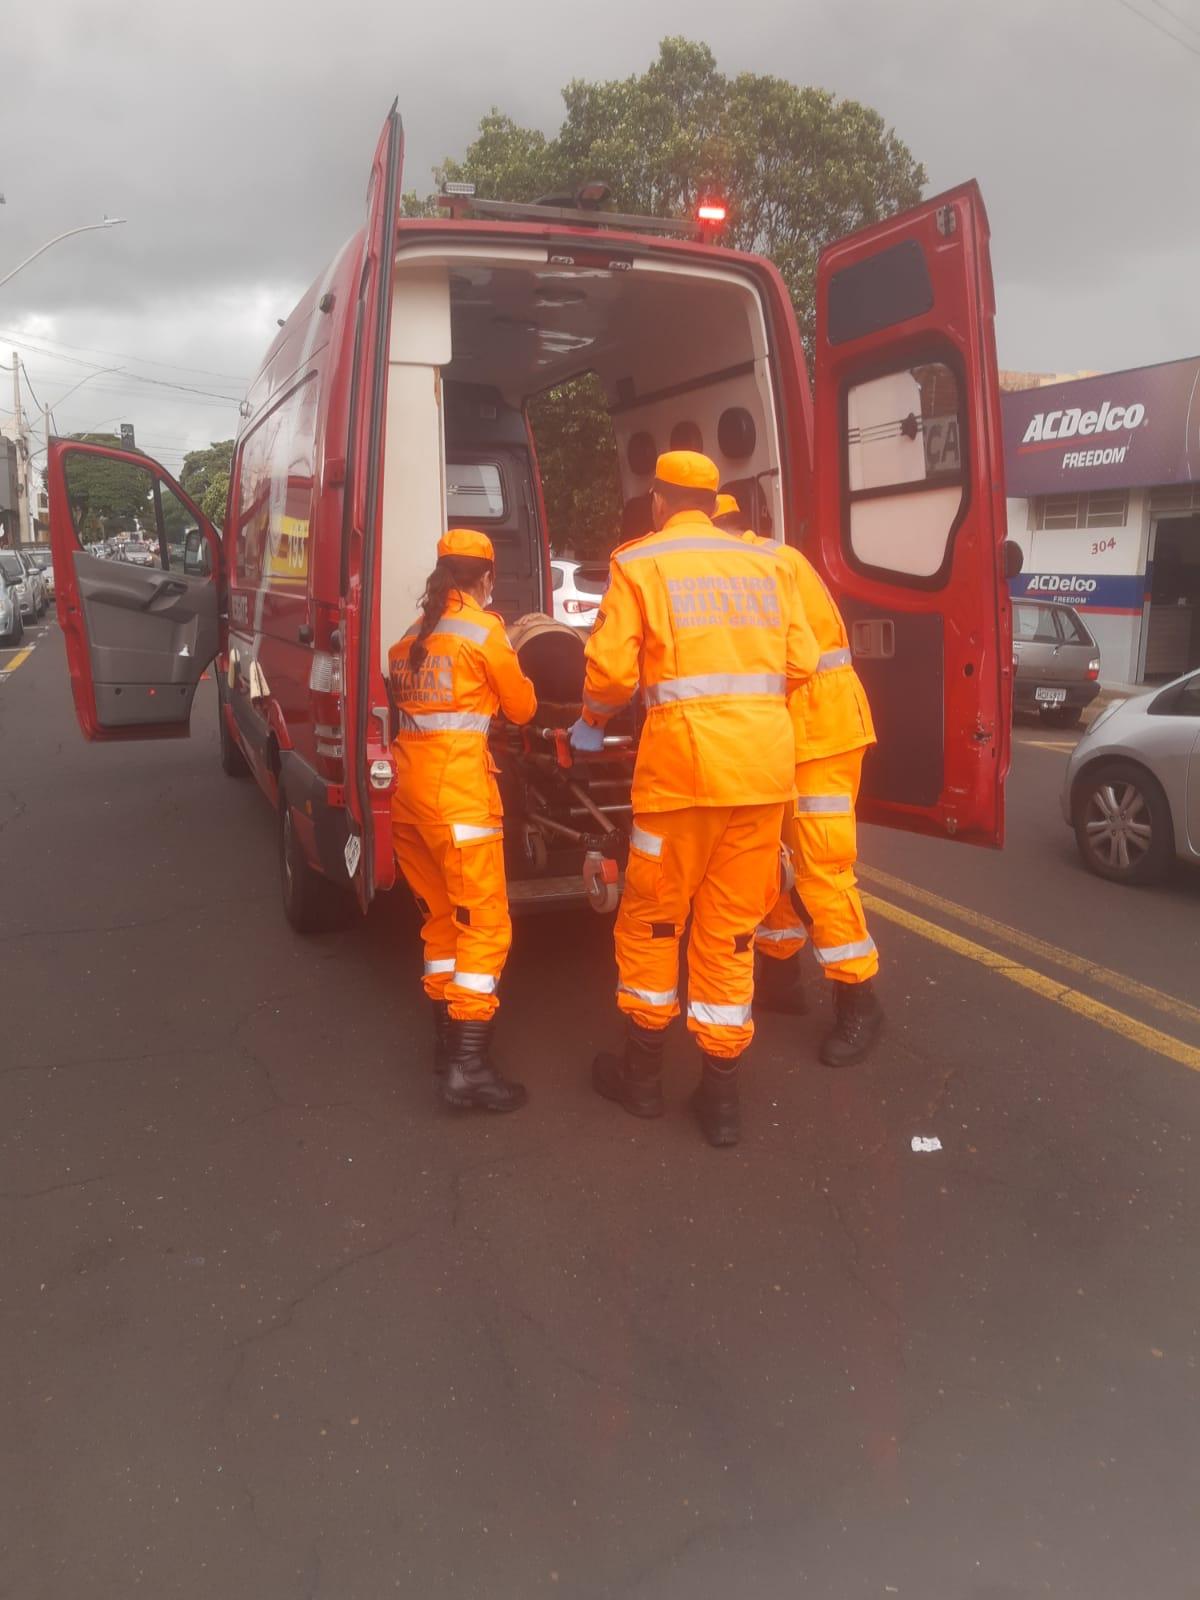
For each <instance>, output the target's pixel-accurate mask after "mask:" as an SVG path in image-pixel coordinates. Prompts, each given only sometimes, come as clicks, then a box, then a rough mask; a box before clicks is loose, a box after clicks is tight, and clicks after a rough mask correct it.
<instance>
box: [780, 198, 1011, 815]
mask: <svg viewBox="0 0 1200 1600" xmlns="http://www.w3.org/2000/svg"><path fill="white" fill-rule="evenodd" d="M994 313H995V302H994V294H993V289H992V276H991V266H990V262H989V257H988V223H987V215H986V212H985V211H984V207H983V200H982V197H981V196H980V193H979V189H978V187H977V186H976V185H975V184H974V183H968V184H965V185H963V186H962V187H961V188H958V189H954V190H951V191H950V192H949V193H947V194H943V195H939V196H938V197H937V198H936V199H932V200H929V201H928V202H926V203H925V204H923V205H921V206H919V207H917V208H916V209H914V210H912V211H907V212H905V213H904V214H903V215H901V216H897V217H892V218H889V219H888V220H887V221H886V222H881V223H879V224H877V225H875V226H873V227H871V228H868V229H865V230H863V231H862V232H860V233H856V234H852V235H851V236H850V237H849V238H846V239H843V240H840V241H839V242H838V243H837V244H834V245H832V246H831V247H830V248H829V249H827V250H826V251H825V252H824V254H823V255H822V256H821V260H820V263H819V267H818V273H817V324H816V361H815V395H814V412H815V418H814V477H815V485H814V496H815V511H816V514H815V517H814V525H813V526H812V527H811V528H810V530H809V535H808V553H809V554H810V555H811V556H812V557H813V559H814V560H815V561H816V562H817V564H818V565H819V567H820V569H821V571H822V573H823V575H824V577H825V578H826V581H827V582H828V583H829V586H830V588H831V590H832V591H833V593H834V595H835V597H836V599H837V600H838V603H839V604H840V606H841V607H842V610H843V613H844V615H845V618H846V623H847V626H848V628H849V631H850V639H851V649H852V652H853V657H854V665H855V667H856V668H857V670H858V672H859V674H860V676H861V678H862V680H863V682H864V684H865V686H866V689H867V694H868V697H869V699H870V702H871V709H872V712H873V714H874V718H875V723H876V729H877V732H878V735H879V744H878V746H877V747H876V748H875V749H874V750H872V751H871V752H870V753H869V755H868V757H867V761H866V765H865V768H864V775H863V796H862V802H861V806H860V815H861V816H862V818H863V819H864V820H865V821H870V822H882V823H886V824H889V825H890V826H893V827H899V828H906V829H909V830H911V831H914V832H920V833H930V834H935V835H940V836H942V837H951V838H957V839H963V840H968V841H970V842H972V843H975V844H988V845H995V846H999V845H1001V844H1002V843H1003V841H1004V782H1005V778H1006V776H1007V772H1008V763H1009V747H1010V735H1011V696H1012V646H1011V614H1010V608H1009V601H1008V590H1007V585H1006V583H1005V580H1004V540H1005V501H1004V458H1003V447H1002V436H1001V429H1000V406H999V389H998V383H997V375H996V354H995V344H994V338H993V327H992V324H993V318H994Z"/></svg>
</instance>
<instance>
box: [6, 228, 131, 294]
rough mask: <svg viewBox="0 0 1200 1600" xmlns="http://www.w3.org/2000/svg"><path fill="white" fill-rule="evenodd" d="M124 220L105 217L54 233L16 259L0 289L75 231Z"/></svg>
mask: <svg viewBox="0 0 1200 1600" xmlns="http://www.w3.org/2000/svg"><path fill="white" fill-rule="evenodd" d="M124 221H125V218H124V217H105V219H104V221H103V222H85V223H84V224H83V226H82V227H79V228H68V229H67V231H66V232H65V233H56V234H55V235H54V238H53V239H47V240H46V242H45V244H43V245H39V246H38V248H37V249H36V250H35V251H34V252H33V254H32V255H31V256H26V257H25V259H24V261H18V262H17V264H16V266H15V267H14V268H13V269H12V271H11V272H6V273H5V274H4V276H3V277H2V278H0V289H3V287H4V285H5V284H6V283H8V282H10V281H11V280H12V279H13V278H15V277H16V275H17V273H18V272H20V271H21V270H22V268H24V267H27V266H28V265H29V263H30V262H31V261H36V260H37V258H38V257H39V256H40V255H44V254H45V253H46V251H47V250H49V248H50V246H51V245H55V244H58V243H59V242H60V241H61V240H63V239H69V238H71V236H72V235H73V234H76V233H90V232H91V231H92V230H93V229H94V228H117V227H120V225H121V223H123V222H124Z"/></svg>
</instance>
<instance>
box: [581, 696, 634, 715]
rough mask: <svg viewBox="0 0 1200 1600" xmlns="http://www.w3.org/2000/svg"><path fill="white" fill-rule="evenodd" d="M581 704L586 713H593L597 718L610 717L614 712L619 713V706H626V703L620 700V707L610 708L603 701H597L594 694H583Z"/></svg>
mask: <svg viewBox="0 0 1200 1600" xmlns="http://www.w3.org/2000/svg"><path fill="white" fill-rule="evenodd" d="M583 704H584V706H585V708H586V709H587V710H588V711H594V712H595V713H596V715H597V716H600V717H611V716H612V715H613V714H614V713H615V712H617V711H620V709H621V706H623V705H627V704H628V701H625V700H622V701H621V705H620V706H610V705H609V704H608V703H607V702H606V701H604V700H597V699H596V696H595V695H594V694H585V695H584V697H583Z"/></svg>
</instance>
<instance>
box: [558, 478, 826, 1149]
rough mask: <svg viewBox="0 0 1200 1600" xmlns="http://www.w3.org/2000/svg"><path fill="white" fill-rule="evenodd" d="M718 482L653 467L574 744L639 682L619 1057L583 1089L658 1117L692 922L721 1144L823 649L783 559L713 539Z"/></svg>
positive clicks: (585, 744) (703, 1090)
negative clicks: (810, 689) (794, 715)
mask: <svg viewBox="0 0 1200 1600" xmlns="http://www.w3.org/2000/svg"><path fill="white" fill-rule="evenodd" d="M719 481H720V480H719V475H718V472H717V468H716V466H715V465H714V464H713V463H712V462H711V461H710V460H709V459H708V458H707V457H706V456H702V455H699V454H697V453H695V452H693V451H688V450H675V451H670V452H668V454H666V455H663V456H660V457H659V459H658V464H657V467H656V473H655V481H654V488H653V495H652V505H653V512H654V526H655V529H656V532H654V533H650V534H647V535H646V536H645V537H644V538H641V539H636V540H634V541H632V542H631V543H629V544H625V545H622V546H621V547H620V549H618V550H617V551H615V552H614V555H613V558H612V568H611V574H610V579H609V587H608V592H607V593H606V595H605V597H604V604H603V608H602V610H601V613H600V618H599V620H598V621H597V623H596V628H595V631H594V632H593V634H592V636H591V638H590V639H589V641H588V645H587V652H586V655H587V674H586V679H585V683H584V701H583V712H582V715H581V717H580V719H579V721H578V722H576V724H575V725H574V727H573V728H572V730H571V744H572V747H573V748H574V749H575V750H577V751H588V750H598V749H601V748H602V745H603V738H604V728H605V725H606V724H607V722H608V721H609V719H610V717H611V716H612V715H613V713H614V712H616V711H618V710H620V708H621V707H622V706H624V705H625V704H626V703H627V702H628V701H629V700H630V699H631V698H632V696H633V695H634V693H635V692H636V691H637V689H638V687H639V685H640V687H641V692H642V695H643V698H644V702H645V706H646V721H645V726H644V728H643V730H642V736H641V741H640V746H639V749H638V756H637V765H636V768H635V771H634V777H633V829H632V838H631V847H630V853H629V865H628V868H627V871H626V876H625V893H624V897H623V899H622V901H621V908H620V911H619V912H618V915H617V924H616V952H617V968H618V977H619V986H618V989H617V1005H618V1007H619V1008H620V1010H621V1011H622V1012H623V1013H624V1014H625V1017H626V1029H627V1031H626V1042H625V1050H624V1054H623V1055H622V1056H617V1055H611V1054H607V1053H606V1054H603V1055H600V1056H598V1057H597V1058H596V1060H595V1062H594V1063H593V1067H592V1081H593V1084H594V1087H595V1088H596V1090H597V1091H598V1093H600V1094H601V1095H603V1096H604V1097H605V1098H606V1099H609V1100H615V1101H617V1102H618V1103H619V1104H620V1105H621V1106H623V1107H624V1109H625V1110H626V1111H628V1112H631V1113H632V1114H633V1115H634V1116H642V1117H655V1116H660V1115H661V1114H662V1109H663V1096H662V1056H663V1044H664V1039H665V1030H666V1027H667V1025H668V1023H669V1022H670V1021H671V1019H672V1018H673V1017H675V1016H677V1015H678V1014H679V1001H678V998H677V985H678V974H679V940H680V937H681V936H682V934H683V930H684V926H685V924H686V923H687V920H688V915H689V912H690V914H691V918H692V927H691V938H690V944H689V947H688V970H689V977H688V1004H687V1025H688V1029H689V1031H690V1032H691V1033H693V1034H694V1035H695V1036H696V1040H697V1042H698V1044H699V1046H700V1049H701V1052H702V1056H703V1070H702V1076H701V1082H700V1088H699V1091H698V1093H697V1095H696V1099H695V1105H696V1109H697V1111H698V1114H699V1118H700V1123H701V1126H702V1128H703V1130H704V1133H705V1136H706V1137H707V1138H708V1140H709V1142H710V1143H711V1144H714V1145H731V1144H736V1142H737V1140H738V1136H739V1131H740V1116H739V1108H738V1058H739V1057H740V1056H741V1054H742V1052H743V1051H744V1050H745V1048H746V1046H747V1045H748V1044H749V1042H750V1040H751V1038H752V1036H753V1032H754V1024H753V1021H752V1018H751V1004H752V1001H753V997H754V935H755V930H756V929H757V928H758V926H759V925H760V923H761V922H762V921H763V918H764V917H765V916H766V915H767V913H768V911H769V908H770V907H771V905H772V904H773V903H774V901H775V899H776V896H777V894H778V891H779V856H780V850H779V835H780V828H781V825H782V822H783V813H784V806H785V805H786V804H787V803H788V802H789V801H790V800H791V799H792V795H793V788H792V783H793V775H794V768H795V760H794V745H793V736H792V729H791V723H790V721H789V718H788V711H787V703H786V699H785V695H786V693H787V690H788V689H789V688H790V687H795V686H797V685H798V684H799V683H800V682H801V681H803V679H805V678H806V677H807V676H808V675H809V674H810V673H812V672H813V671H814V669H815V667H816V664H817V657H818V655H819V651H818V649H817V643H816V640H815V639H814V637H813V634H812V630H811V629H810V628H809V627H808V624H807V623H806V621H805V619H804V613H803V610H802V608H801V607H800V605H799V602H798V598H797V595H796V589H795V582H794V579H793V576H792V572H791V569H790V567H789V566H788V565H787V564H786V562H781V561H780V560H778V558H777V556H776V554H775V552H774V551H773V550H772V549H770V548H768V547H766V546H762V547H759V546H750V545H747V544H746V543H745V542H744V541H743V540H742V539H740V538H738V537H737V536H736V535H732V534H729V533H725V532H722V531H721V530H719V529H717V528H715V527H714V526H713V524H712V520H711V516H712V512H713V511H714V509H715V505H716V490H717V486H718V483H719Z"/></svg>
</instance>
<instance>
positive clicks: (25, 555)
mask: <svg viewBox="0 0 1200 1600" xmlns="http://www.w3.org/2000/svg"><path fill="white" fill-rule="evenodd" d="M17 554H18V555H19V556H20V558H21V565H22V566H23V567H24V568H25V571H26V573H27V574H28V576H29V581H30V583H31V584H32V585H33V598H34V603H35V604H36V606H37V614H38V616H39V617H44V616H45V615H46V612H47V611H48V610H49V609H50V591H49V589H48V588H47V587H46V580H45V578H43V577H42V569H41V567H40V566H39V565H38V564H37V562H36V561H35V560H34V559H33V557H32V556H31V555H30V553H29V551H28V550H24V549H22V550H18V551H17Z"/></svg>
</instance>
